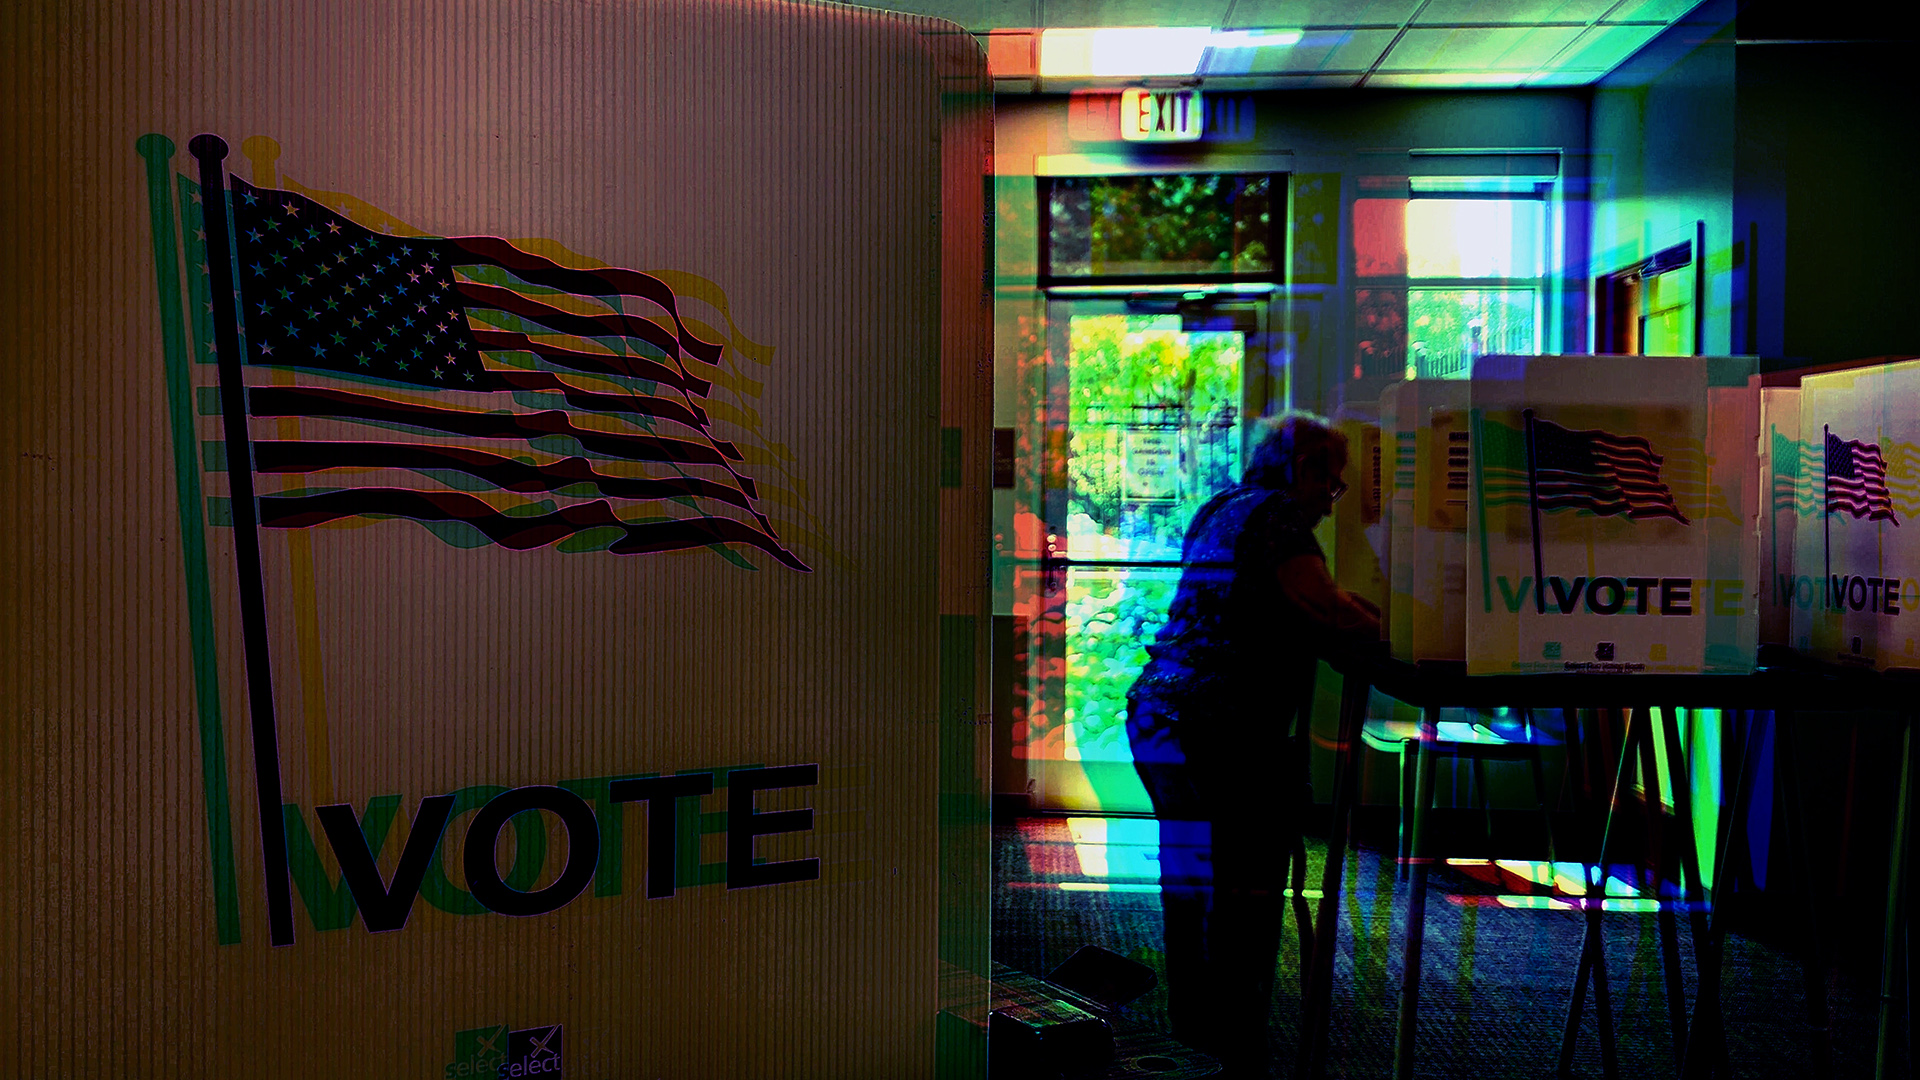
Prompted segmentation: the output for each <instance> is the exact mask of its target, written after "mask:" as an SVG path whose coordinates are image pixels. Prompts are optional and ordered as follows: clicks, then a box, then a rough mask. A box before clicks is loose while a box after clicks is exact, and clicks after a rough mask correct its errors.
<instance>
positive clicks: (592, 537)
mask: <svg viewBox="0 0 1920 1080" xmlns="http://www.w3.org/2000/svg"><path fill="white" fill-rule="evenodd" d="M231 185H232V200H231V201H232V207H233V223H234V234H235V235H234V248H235V255H236V262H235V267H236V274H237V282H236V284H237V291H238V293H239V300H240V304H241V317H242V319H243V327H244V329H243V334H244V338H245V344H244V351H245V360H246V363H247V364H248V365H249V366H250V367H252V368H255V369H258V368H263V367H264V368H274V369H279V370H281V371H283V372H290V373H291V374H292V378H291V380H290V381H291V385H281V384H282V383H286V382H288V380H286V379H284V378H283V379H280V380H276V381H275V382H274V383H273V384H265V383H267V380H266V379H261V380H259V381H258V382H256V381H255V380H253V379H249V382H250V384H252V385H250V386H249V389H248V394H247V397H248V403H247V404H248V412H249V415H251V416H253V417H255V418H261V419H264V418H296V419H297V420H298V421H299V428H298V431H299V435H298V437H296V438H286V437H281V438H272V437H256V438H255V440H254V441H253V456H254V465H255V471H256V472H257V473H259V474H260V475H262V476H273V475H280V476H283V477H290V478H296V479H298V480H300V481H301V482H297V483H290V484H289V485H288V486H286V487H283V488H282V489H281V490H278V491H265V490H263V491H262V493H261V496H260V499H259V505H260V524H261V525H262V526H263V527H266V528H304V527H311V526H317V525H322V524H326V523H328V522H333V521H338V520H342V519H376V518H384V517H396V518H407V519H412V520H415V521H420V522H423V523H434V524H435V525H436V526H438V527H439V530H437V531H443V532H444V529H445V527H446V526H449V525H452V526H456V527H457V526H465V527H466V531H467V534H469V535H472V536H474V537H475V540H476V542H479V543H489V542H490V543H493V544H498V545H501V546H503V547H508V548H514V549H526V548H534V547H542V546H547V545H554V544H558V545H561V546H562V547H563V548H567V549H569V550H574V549H592V550H606V551H611V552H613V553H615V554H638V553H644V552H658V551H673V550H683V549H689V548H699V547H709V548H712V549H714V550H715V551H718V552H720V553H722V554H723V555H726V556H727V557H728V558H730V559H732V560H733V561H736V562H740V561H743V560H741V559H740V557H739V556H738V555H736V554H734V552H733V551H732V550H731V549H734V548H753V549H757V550H759V551H760V552H763V553H765V555H767V556H770V557H771V558H772V559H774V560H775V561H778V562H780V563H781V564H783V565H785V566H787V567H789V568H791V569H794V570H801V571H804V570H807V569H808V567H807V565H806V563H804V562H802V561H801V560H800V558H799V557H798V556H797V555H795V554H794V553H793V552H792V551H791V550H790V549H789V547H788V546H787V544H785V543H784V542H783V541H782V540H781V538H780V536H779V534H778V532H777V530H776V529H775V527H774V525H773V523H772V522H771V521H769V520H768V518H767V517H766V515H765V514H764V513H762V512H761V510H760V508H759V505H758V502H759V498H760V492H759V491H758V489H757V487H756V484H755V481H754V480H753V479H752V478H751V477H750V476H748V475H746V474H745V473H744V472H743V465H744V458H743V455H742V453H741V451H740V450H739V448H738V447H737V446H736V445H735V444H734V443H733V442H731V441H729V440H727V439H724V438H720V437H717V436H716V434H715V433H714V430H713V418H712V416H711V414H710V412H709V406H710V404H711V403H710V402H709V401H708V398H707V396H708V393H709V391H710V390H711V389H712V387H713V381H712V378H711V376H712V374H713V373H714V372H715V370H716V369H715V365H717V364H719V363H720V361H721V357H722V351H723V348H724V347H723V345H721V344H719V343H715V342H709V341H705V340H702V339H701V338H700V337H698V336H696V335H695V334H694V333H693V332H692V331H691V330H690V329H689V328H688V327H687V325H686V322H685V320H684V319H683V318H682V316H681V314H680V311H679V306H678V298H677V297H676V296H675V294H674V292H673V290H672V289H671V288H670V287H668V286H667V285H666V284H665V283H664V282H662V281H661V280H660V279H659V278H656V277H654V276H652V275H648V274H644V273H641V272H638V271H633V270H622V269H611V268H607V269H592V270H583V269H576V268H573V267H568V266H565V265H562V264H560V263H557V262H554V261H553V260H551V259H549V258H546V257H545V256H542V255H538V254H534V253H532V252H529V251H525V250H522V249H521V248H519V247H516V246H514V245H513V244H511V243H509V242H508V241H506V240H502V239H497V238H494V237H464V238H460V237H454V238H440V237H403V236H389V235H384V234H380V233H375V232H373V231H372V230H370V229H367V228H365V227H363V226H361V225H359V224H356V223H355V222H354V221H352V220H350V219H349V218H347V217H346V216H344V215H343V214H341V213H336V212H334V211H333V210H331V209H329V208H328V207H326V206H324V205H322V204H320V203H319V202H316V201H315V200H313V199H311V198H308V197H306V196H305V195H302V194H300V193H297V192H293V191H281V190H273V189H268V188H260V187H255V186H253V185H251V184H248V183H247V182H245V181H243V180H241V179H239V178H238V177H233V178H231Z"/></svg>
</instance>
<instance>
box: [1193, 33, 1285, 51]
mask: <svg viewBox="0 0 1920 1080" xmlns="http://www.w3.org/2000/svg"><path fill="white" fill-rule="evenodd" d="M1301 36H1302V35H1301V33H1300V31H1298V30H1215V31H1214V32H1213V34H1212V35H1211V36H1210V37H1209V38H1208V40H1207V44H1208V45H1210V46H1212V47H1213V48H1216V49H1263V48H1266V47H1267V46H1270V45H1298V44H1300V38H1301Z"/></svg>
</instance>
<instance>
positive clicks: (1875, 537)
mask: <svg viewBox="0 0 1920 1080" xmlns="http://www.w3.org/2000/svg"><path fill="white" fill-rule="evenodd" d="M1800 394H1801V396H1800V442H1801V445H1802V447H1803V450H1802V454H1803V457H1802V461H1803V462H1804V463H1806V464H1807V465H1810V466H1811V467H1810V468H1809V469H1808V472H1809V474H1810V476H1811V478H1812V483H1811V484H1810V485H1808V487H1809V488H1810V491H1809V494H1810V496H1811V498H1810V499H1809V503H1810V506H1809V507H1808V509H1809V510H1811V512H1810V513H1803V514H1801V515H1800V516H1799V520H1798V526H1799V528H1798V531H1797V533H1796V535H1795V537H1794V547H1793V554H1794V579H1795V585H1796V589H1798V586H1799V582H1800V579H1802V578H1809V579H1811V588H1810V589H1809V590H1808V592H1810V593H1811V594H1812V595H1811V597H1810V600H1811V602H1810V603H1809V604H1808V605H1807V606H1806V607H1804V608H1803V607H1800V606H1798V605H1796V606H1795V607H1794V609H1793V611H1792V636H1793V644H1794V645H1795V647H1797V648H1799V649H1801V650H1803V651H1804V652H1806V653H1807V655H1809V656H1811V657H1812V658H1814V659H1815V660H1820V661H1823V662H1826V663H1837V664H1842V665H1847V666H1853V667H1861V668H1873V669H1879V670H1885V669H1888V668H1910V667H1920V651H1916V647H1915V640H1916V639H1920V630H1916V626H1920V580H1916V579H1920V569H1916V567H1920V540H1915V539H1913V537H1914V535H1915V530H1914V529H1913V528H1912V527H1911V523H1912V519H1913V515H1914V513H1915V512H1916V511H1917V510H1920V415H1916V411H1915V409H1914V402H1915V401H1920V361H1908V362H1905V363H1898V364H1886V365H1881V366H1876V367H1870V368H1862V369H1857V370H1852V371H1837V372H1831V373H1828V374H1822V375H1809V376H1807V377H1805V378H1804V379H1802V380H1801V382H1800Z"/></svg>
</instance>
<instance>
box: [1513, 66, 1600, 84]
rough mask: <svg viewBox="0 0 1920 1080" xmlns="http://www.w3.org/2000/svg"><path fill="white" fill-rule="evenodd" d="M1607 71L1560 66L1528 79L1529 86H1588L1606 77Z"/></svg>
mask: <svg viewBox="0 0 1920 1080" xmlns="http://www.w3.org/2000/svg"><path fill="white" fill-rule="evenodd" d="M1606 74H1607V73H1606V72H1605V71H1600V70H1594V69H1589V68H1559V69H1557V70H1553V71H1542V72H1538V73H1536V74H1534V75H1533V76H1532V77H1530V78H1528V79H1527V85H1528V86H1586V85H1587V84H1589V83H1596V82H1599V81H1600V80H1601V79H1603V78H1605V77H1606Z"/></svg>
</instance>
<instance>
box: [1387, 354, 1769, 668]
mask: <svg viewBox="0 0 1920 1080" xmlns="http://www.w3.org/2000/svg"><path fill="white" fill-rule="evenodd" d="M1759 400H1760V388H1759V385H1758V381H1757V380H1756V379H1755V378H1754V377H1753V364H1752V362H1751V361H1743V360H1737V359H1733V360H1728V359H1719V358H1701V357H1622V356H1605V357H1601V356H1564V357H1486V358H1482V359H1481V360H1480V361H1479V362H1478V363H1477V364H1476V365H1475V368H1474V372H1473V377H1472V378H1471V379H1462V380H1412V381H1407V382H1403V383H1398V384H1395V385H1393V386H1391V387H1389V388H1388V390H1387V391H1386V393H1385V394H1383V396H1382V406H1381V413H1382V429H1383V435H1382V438H1383V443H1385V444H1389V446H1388V448H1387V449H1384V450H1383V452H1382V457H1383V461H1385V460H1390V461H1391V462H1392V467H1391V469H1390V471H1389V472H1388V476H1389V479H1388V480H1387V484H1386V487H1387V494H1386V496H1385V502H1386V505H1387V511H1388V514H1387V516H1388V530H1389V533H1390V536H1391V540H1390V543H1389V545H1388V564H1389V569H1388V576H1389V579H1390V581H1391V583H1392V588H1391V593H1390V599H1389V603H1388V605H1387V609H1386V624H1387V629H1388V636H1389V638H1390V640H1391V642H1392V650H1393V653H1394V655H1395V656H1396V657H1398V658H1400V659H1403V660H1413V661H1419V660H1443V661H1455V662H1465V664H1466V665H1467V668H1468V670H1469V671H1470V672H1474V673H1480V674H1495V673H1524V672H1569V671H1571V672H1591V673H1633V672H1642V671H1645V672H1674V673H1681V672H1704V671H1744V670H1751V668H1752V665H1753V657H1754V653H1755V649H1756V647H1757V625H1758V623H1757V615H1758V599H1759V598H1758V595H1757V594H1758V582H1759V576H1758V575H1759V564H1758V560H1759V552H1758V550H1757V545H1756V523H1757V521H1758V514H1759V502H1758V497H1757V493H1756V491H1755V488H1754V485H1755V483H1756V479H1755V478H1756V476H1757V473H1758V461H1757V459H1756V451H1755V447H1756V440H1757V434H1756V433H1757V428H1758V422H1759V420H1758V417H1759Z"/></svg>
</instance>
